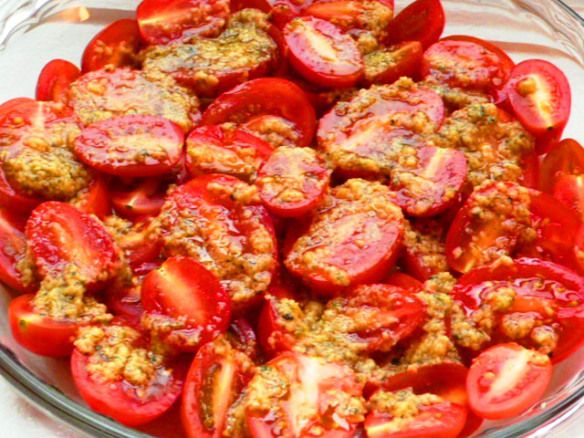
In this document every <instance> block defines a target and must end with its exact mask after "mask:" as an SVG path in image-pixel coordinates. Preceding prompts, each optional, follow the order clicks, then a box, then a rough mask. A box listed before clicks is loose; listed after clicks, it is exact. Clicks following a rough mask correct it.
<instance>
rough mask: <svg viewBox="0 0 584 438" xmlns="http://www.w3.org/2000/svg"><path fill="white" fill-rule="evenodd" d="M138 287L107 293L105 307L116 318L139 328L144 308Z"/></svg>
mask: <svg viewBox="0 0 584 438" xmlns="http://www.w3.org/2000/svg"><path fill="white" fill-rule="evenodd" d="M140 295H141V294H140V286H135V287H134V286H133V287H129V288H127V289H122V290H115V291H113V292H111V293H108V297H107V307H108V310H109V311H110V312H111V313H113V314H114V315H115V316H116V318H119V319H120V320H123V321H125V322H127V323H128V324H130V325H132V326H135V327H140V321H141V319H142V315H143V314H144V306H142V301H141V299H140Z"/></svg>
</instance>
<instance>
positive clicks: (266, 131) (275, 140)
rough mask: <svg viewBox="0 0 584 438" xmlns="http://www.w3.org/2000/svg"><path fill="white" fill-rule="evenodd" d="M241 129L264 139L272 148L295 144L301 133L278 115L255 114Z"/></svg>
mask: <svg viewBox="0 0 584 438" xmlns="http://www.w3.org/2000/svg"><path fill="white" fill-rule="evenodd" d="M242 129H243V130H244V131H246V132H249V133H251V134H253V135H255V136H256V137H258V138H261V139H262V140H264V141H266V142H267V143H269V144H270V145H272V146H273V147H274V148H277V147H280V146H296V145H297V144H298V140H299V139H300V138H301V134H300V132H299V131H298V129H297V128H296V126H295V125H294V123H292V122H290V121H289V120H286V119H285V118H283V117H278V116H270V115H264V116H257V117H254V118H252V119H250V120H249V121H248V122H247V123H245V124H244V125H243V126H242Z"/></svg>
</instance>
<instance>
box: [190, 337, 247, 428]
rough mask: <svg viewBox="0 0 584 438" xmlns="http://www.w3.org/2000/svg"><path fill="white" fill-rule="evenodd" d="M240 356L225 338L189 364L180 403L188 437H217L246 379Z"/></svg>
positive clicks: (207, 345)
mask: <svg viewBox="0 0 584 438" xmlns="http://www.w3.org/2000/svg"><path fill="white" fill-rule="evenodd" d="M245 365H247V364H243V363H241V354H239V355H238V354H237V353H235V352H234V350H233V349H232V348H231V347H230V346H229V344H228V343H227V342H226V341H225V340H224V339H216V340H215V341H214V342H209V343H207V344H205V345H203V346H202V347H201V348H200V349H199V351H198V352H197V355H196V356H195V360H193V363H192V364H191V368H190V369H189V373H188V375H187V379H186V383H185V387H184V390H183V398H182V404H181V419H182V424H183V427H184V430H185V432H186V435H187V436H188V437H189V438H219V437H220V436H222V433H223V430H224V428H225V425H226V422H227V415H228V411H229V408H230V407H231V405H232V404H233V403H234V402H236V401H237V399H238V397H239V395H240V393H241V391H242V390H243V388H244V385H245V383H246V381H247V380H248V376H247V375H246V374H247V373H246V370H245V368H244V367H245Z"/></svg>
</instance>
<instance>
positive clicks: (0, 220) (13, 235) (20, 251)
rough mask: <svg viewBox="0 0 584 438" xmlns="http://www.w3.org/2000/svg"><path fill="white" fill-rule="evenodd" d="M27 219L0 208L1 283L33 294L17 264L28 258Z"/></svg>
mask: <svg viewBox="0 0 584 438" xmlns="http://www.w3.org/2000/svg"><path fill="white" fill-rule="evenodd" d="M25 223H26V218H25V217H24V216H21V215H19V214H15V213H14V212H10V211H9V210H8V209H6V208H0V242H1V243H0V248H1V250H0V281H2V282H3V283H5V284H6V285H7V286H8V287H10V288H12V289H15V290H17V291H19V292H31V290H30V286H26V285H25V284H24V283H23V280H22V273H21V272H20V271H19V270H18V269H17V268H16V264H17V263H18V262H19V261H20V260H22V259H23V258H24V257H26V236H25V235H24V225H25Z"/></svg>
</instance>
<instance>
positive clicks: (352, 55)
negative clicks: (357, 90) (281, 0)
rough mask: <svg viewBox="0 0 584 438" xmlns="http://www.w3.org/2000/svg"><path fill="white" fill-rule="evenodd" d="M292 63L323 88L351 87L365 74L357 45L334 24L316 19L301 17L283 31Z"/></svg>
mask: <svg viewBox="0 0 584 438" xmlns="http://www.w3.org/2000/svg"><path fill="white" fill-rule="evenodd" d="M284 39H285V40H286V44H287V46H288V51H289V60H290V62H291V64H292V66H293V67H294V69H296V71H297V72H298V73H299V74H300V75H301V76H303V77H304V78H305V79H307V80H308V81H310V82H314V83H315V84H317V85H321V86H324V87H342V88H346V87H351V86H352V85H354V84H355V83H356V82H357V81H358V80H359V79H360V78H361V76H362V74H363V59H362V57H361V53H360V52H359V48H358V47H357V43H356V42H355V40H354V39H353V38H351V36H349V35H346V34H343V33H342V32H341V30H340V29H339V28H338V27H336V26H335V25H334V24H332V23H330V22H328V21H325V20H321V19H320V18H316V17H301V18H295V19H294V20H292V21H290V22H289V23H288V24H287V25H286V27H285V28H284Z"/></svg>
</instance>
